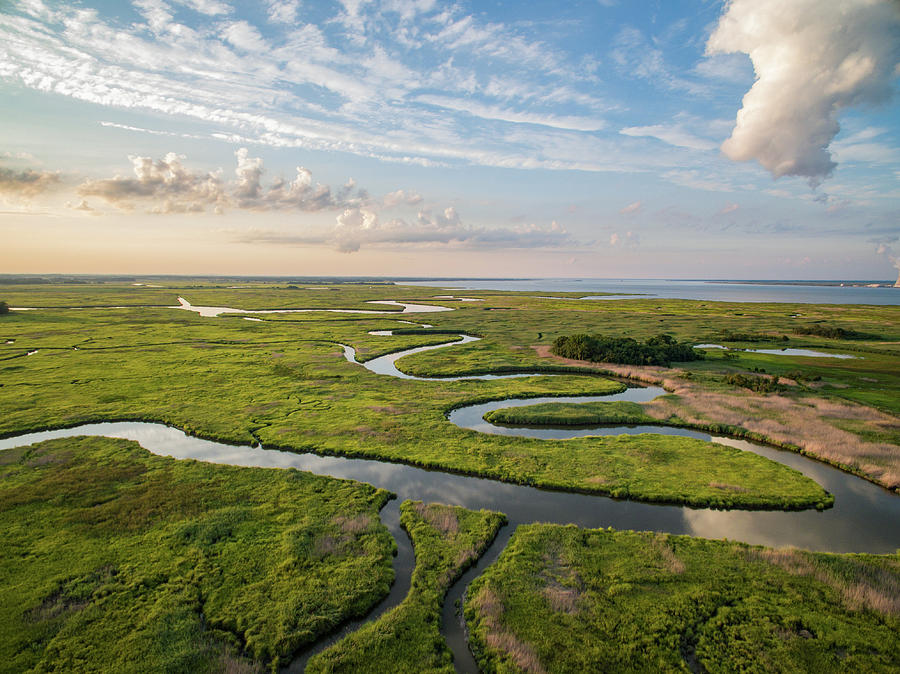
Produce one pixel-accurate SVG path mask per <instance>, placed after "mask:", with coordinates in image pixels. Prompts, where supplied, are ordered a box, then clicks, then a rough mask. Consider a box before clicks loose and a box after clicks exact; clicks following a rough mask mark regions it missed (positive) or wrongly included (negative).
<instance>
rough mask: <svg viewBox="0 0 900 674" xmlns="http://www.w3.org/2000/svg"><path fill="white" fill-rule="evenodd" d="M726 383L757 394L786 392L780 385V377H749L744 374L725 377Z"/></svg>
mask: <svg viewBox="0 0 900 674" xmlns="http://www.w3.org/2000/svg"><path fill="white" fill-rule="evenodd" d="M725 383H726V384H731V385H732V386H740V387H742V388H748V389H750V390H751V391H756V392H757V393H775V392H777V391H783V390H784V386H782V385H781V384H779V383H778V377H748V376H747V375H744V374H730V375H728V376H726V377H725Z"/></svg>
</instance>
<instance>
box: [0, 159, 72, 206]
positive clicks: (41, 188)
mask: <svg viewBox="0 0 900 674" xmlns="http://www.w3.org/2000/svg"><path fill="white" fill-rule="evenodd" d="M59 183H60V178H59V174H58V173H54V172H51V171H35V170H33V169H24V170H21V171H20V170H16V169H9V168H4V167H2V166H0V197H14V198H25V199H30V198H31V197H36V196H37V195H39V194H41V193H43V192H46V191H48V190H50V189H53V188H54V187H56V186H58V185H59Z"/></svg>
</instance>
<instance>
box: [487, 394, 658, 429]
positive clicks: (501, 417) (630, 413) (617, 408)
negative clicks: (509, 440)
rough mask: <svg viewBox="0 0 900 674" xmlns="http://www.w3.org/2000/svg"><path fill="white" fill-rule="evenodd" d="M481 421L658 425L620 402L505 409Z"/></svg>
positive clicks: (637, 408)
mask: <svg viewBox="0 0 900 674" xmlns="http://www.w3.org/2000/svg"><path fill="white" fill-rule="evenodd" d="M484 420H485V421H490V422H491V423H492V424H507V425H510V426H599V425H601V424H646V423H651V424H652V423H655V422H657V420H656V419H654V418H653V417H651V416H650V415H649V414H647V413H646V412H644V410H643V408H642V407H641V406H640V405H639V404H638V403H631V402H627V401H623V400H620V401H616V402H604V401H602V400H601V401H597V402H590V403H577V404H571V403H569V404H567V403H541V404H540V405H528V406H526V407H504V408H501V409H499V410H493V411H491V412H488V413H487V414H485V415H484Z"/></svg>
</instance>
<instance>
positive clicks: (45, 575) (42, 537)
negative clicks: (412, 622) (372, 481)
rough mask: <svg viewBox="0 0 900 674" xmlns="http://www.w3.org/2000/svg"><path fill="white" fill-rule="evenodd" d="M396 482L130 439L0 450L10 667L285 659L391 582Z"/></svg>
mask: <svg viewBox="0 0 900 674" xmlns="http://www.w3.org/2000/svg"><path fill="white" fill-rule="evenodd" d="M388 497H389V494H388V492H386V491H384V490H379V489H375V488H373V487H370V486H369V485H365V484H359V483H355V482H348V481H346V480H335V479H331V478H325V477H316V476H313V475H310V474H308V473H300V472H297V471H293V470H287V471H286V470H278V469H263V468H234V467H230V466H218V465H211V464H204V463H198V462H195V461H177V460H175V459H171V458H166V457H159V456H154V455H152V454H149V453H148V452H147V451H146V450H144V449H142V448H141V447H139V446H138V445H137V444H136V443H134V442H130V441H127V440H113V439H108V438H67V439H60V440H50V441H47V442H44V443H40V444H36V445H32V446H29V447H22V448H16V449H11V450H7V451H4V452H0V530H2V531H3V538H4V541H3V542H4V548H5V552H4V554H3V555H2V557H0V583H2V585H3V588H4V590H3V591H4V595H5V598H4V601H3V602H2V608H0V662H2V663H3V665H2V669H3V670H4V671H17V672H22V671H28V670H42V671H46V670H57V671H59V670H67V671H79V670H86V669H94V670H105V671H117V672H148V671H193V672H204V671H205V672H216V671H248V672H249V671H255V670H262V669H264V668H276V667H277V666H278V665H279V664H284V663H285V662H286V661H287V659H289V657H290V656H291V655H292V654H293V653H294V652H295V651H296V650H297V649H299V648H300V647H302V646H304V645H306V644H309V643H311V642H313V641H315V640H316V639H317V638H318V637H320V636H321V635H323V634H324V633H326V632H328V631H329V630H331V629H333V628H334V627H335V626H337V625H338V624H339V623H341V622H342V621H344V620H346V619H349V618H351V617H354V616H360V615H364V614H365V613H366V612H367V611H368V610H369V608H370V607H371V606H373V605H374V604H375V603H376V602H377V601H378V600H380V599H381V598H382V597H383V596H385V595H386V594H387V593H388V588H389V586H390V584H391V582H392V580H393V571H392V569H391V556H392V552H393V549H394V542H393V540H392V539H391V537H390V535H389V533H388V531H387V529H385V528H384V527H383V526H382V525H381V522H380V521H379V519H378V511H379V509H380V508H381V507H382V505H384V503H385V502H386V500H387V499H388Z"/></svg>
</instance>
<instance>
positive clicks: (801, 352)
mask: <svg viewBox="0 0 900 674" xmlns="http://www.w3.org/2000/svg"><path fill="white" fill-rule="evenodd" d="M694 348H695V349H728V350H729V351H747V352H749V353H767V354H769V355H772V356H806V357H807V358H859V357H860V356H851V355H850V354H849V353H826V352H825V351H813V350H812V349H789V348H787V347H785V348H783V349H735V348H733V347H730V346H722V345H721V344H697V345H696V346H694Z"/></svg>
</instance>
